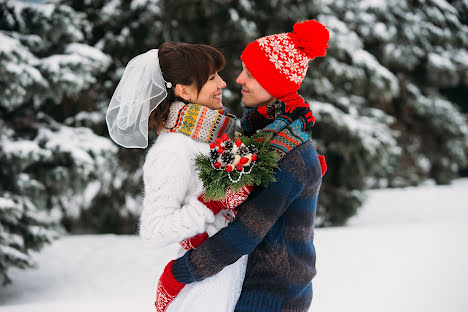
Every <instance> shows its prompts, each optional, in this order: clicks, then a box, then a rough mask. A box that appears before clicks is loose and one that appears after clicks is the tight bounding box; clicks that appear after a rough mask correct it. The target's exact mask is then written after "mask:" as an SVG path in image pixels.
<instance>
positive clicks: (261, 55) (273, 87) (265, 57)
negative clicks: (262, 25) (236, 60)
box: [241, 20, 330, 99]
mask: <svg viewBox="0 0 468 312" xmlns="http://www.w3.org/2000/svg"><path fill="white" fill-rule="evenodd" d="M329 37H330V35H329V32H328V30H327V29H326V27H325V26H324V25H322V24H321V23H319V22H317V21H316V20H309V21H305V22H302V23H297V24H295V25H294V27H293V32H292V33H282V34H276V35H270V36H266V37H262V38H259V39H257V40H255V41H254V42H251V43H249V44H248V45H247V47H246V48H245V49H244V51H243V52H242V55H241V60H242V61H243V62H244V64H245V66H246V67H247V69H248V70H249V71H250V73H251V74H252V75H253V77H254V78H255V79H256V80H257V81H258V82H259V83H260V85H261V86H262V87H263V88H264V89H265V90H267V91H268V92H269V93H270V94H271V95H272V96H274V97H275V98H277V99H280V98H282V97H284V96H287V95H289V94H291V93H294V92H296V91H297V90H298V89H299V87H300V86H301V83H302V80H303V79H304V77H305V75H306V72H307V68H308V63H309V61H310V60H312V59H314V58H315V57H317V56H325V54H326V50H327V48H328V40H329Z"/></svg>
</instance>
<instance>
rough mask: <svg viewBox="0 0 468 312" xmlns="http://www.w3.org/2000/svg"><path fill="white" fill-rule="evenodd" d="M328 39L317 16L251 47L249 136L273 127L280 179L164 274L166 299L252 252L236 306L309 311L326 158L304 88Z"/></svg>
mask: <svg viewBox="0 0 468 312" xmlns="http://www.w3.org/2000/svg"><path fill="white" fill-rule="evenodd" d="M328 39H329V33H328V30H327V29H326V28H325V26H323V25H322V24H320V23H319V22H317V21H315V20H311V21H305V22H302V23H298V24H296V25H294V31H293V33H283V34H277V35H271V36H267V37H263V38H260V39H257V40H255V41H254V42H252V43H250V44H249V45H247V47H246V48H245V50H244V51H243V53H242V55H241V60H242V67H243V70H242V72H241V73H240V75H239V77H238V78H237V80H236V82H237V83H238V84H240V85H241V86H242V103H243V104H244V105H245V107H246V111H245V114H244V117H243V120H242V127H243V128H244V134H247V135H249V134H253V133H256V132H257V131H264V132H269V133H272V138H271V140H270V144H271V147H272V149H273V150H274V151H275V152H277V154H278V157H279V159H280V161H279V163H278V164H279V168H278V170H277V171H276V172H275V178H276V182H274V183H271V184H270V185H269V186H268V187H266V188H257V189H255V190H254V191H253V192H252V193H251V195H250V196H249V198H248V199H247V201H246V202H244V203H243V204H241V205H240V206H239V207H238V208H237V211H238V213H237V216H236V218H235V220H234V221H233V222H232V223H230V224H229V225H228V226H227V227H226V228H224V229H222V230H220V231H219V232H218V233H217V234H215V235H214V236H212V237H211V238H209V239H207V240H206V241H205V242H204V243H203V244H202V245H201V246H199V247H198V248H197V249H193V250H189V251H187V252H186V253H185V255H184V256H182V257H181V258H179V259H176V260H175V261H171V262H170V263H169V264H168V265H167V266H166V268H165V270H164V273H163V275H162V276H161V278H160V285H161V287H162V288H163V289H164V290H165V292H166V297H164V298H159V299H158V300H163V301H164V299H167V300H168V301H167V302H170V300H172V299H173V298H174V297H175V296H176V295H177V293H178V292H179V291H180V290H181V289H182V288H183V287H184V286H185V285H186V284H189V283H192V282H195V281H200V280H203V279H205V278H207V277H210V276H212V275H214V274H216V273H218V272H220V271H221V270H222V269H223V268H224V267H225V266H227V265H229V264H232V263H234V262H235V261H237V260H238V259H239V258H240V257H242V256H243V255H245V254H248V255H249V257H248V265H247V270H246V274H245V279H244V284H243V287H242V293H241V295H240V298H239V300H238V302H237V305H236V310H235V311H239V312H240V311H256V312H261V311H265V312H267V311H268V312H275V311H308V309H309V307H310V304H311V301H312V282H311V281H312V278H313V277H314V276H315V274H316V270H315V257H316V256H315V248H314V243H313V239H314V218H315V212H316V207H317V200H318V193H319V189H320V185H321V182H322V175H323V174H324V173H325V171H326V164H325V161H324V158H323V156H318V155H317V153H316V151H315V148H314V143H313V141H312V139H311V133H312V131H311V128H312V126H313V124H314V116H313V115H312V111H311V110H310V109H309V104H307V103H305V102H304V100H303V98H302V97H300V96H299V95H298V94H297V90H298V89H299V87H300V85H301V82H302V79H303V78H304V76H305V74H306V71H307V66H308V61H309V60H311V59H314V58H315V57H317V56H325V54H326V48H327V47H328V45H327V42H328ZM211 295H213V296H215V295H216V294H211ZM166 305H167V303H166Z"/></svg>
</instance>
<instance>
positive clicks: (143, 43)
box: [57, 0, 468, 225]
mask: <svg viewBox="0 0 468 312" xmlns="http://www.w3.org/2000/svg"><path fill="white" fill-rule="evenodd" d="M57 1H59V0H57ZM60 2H62V3H66V4H69V5H70V6H72V7H73V8H74V9H75V10H77V11H80V12H84V13H85V14H86V16H87V17H86V19H87V20H89V21H90V22H91V25H92V30H91V36H90V37H89V38H88V42H89V43H90V44H91V45H95V46H96V47H98V48H99V49H101V50H102V51H104V52H105V53H107V54H109V55H111V56H112V58H113V60H114V62H113V65H112V66H111V67H109V70H108V72H107V73H105V74H104V76H103V79H101V81H103V82H104V81H105V83H103V86H102V91H100V92H99V94H100V96H101V101H100V102H99V101H98V102H99V104H97V107H99V109H98V111H100V114H101V115H100V116H101V120H100V125H101V126H100V127H102V125H103V123H102V120H103V119H102V118H103V116H104V112H105V108H106V107H107V103H108V99H109V98H110V95H111V94H112V92H113V90H114V89H115V86H116V85H117V82H118V79H119V78H120V74H121V72H122V70H123V67H124V66H125V64H126V63H127V62H128V60H129V59H130V58H131V57H133V56H135V55H137V54H139V53H142V52H144V51H147V50H149V49H152V48H157V47H158V46H159V45H160V44H161V43H162V42H164V41H186V42H193V43H206V44H210V45H213V46H215V47H217V48H220V49H221V50H222V51H223V53H224V54H225V56H226V59H227V66H226V68H225V70H224V71H223V72H222V73H221V75H222V76H223V78H224V79H225V80H226V82H227V84H228V88H227V89H228V90H226V91H225V92H224V97H223V98H224V102H225V105H227V106H228V107H230V108H231V109H232V110H233V111H234V112H235V113H237V114H238V115H239V114H240V112H241V111H240V106H239V100H240V92H239V87H238V86H237V85H236V84H235V78H236V77H237V74H238V73H239V72H240V69H241V63H240V60H239V55H240V53H241V51H242V50H243V48H244V47H245V45H246V44H247V43H248V42H250V41H252V40H254V39H256V38H258V37H261V36H264V35H268V34H272V33H279V32H285V31H291V29H292V26H293V24H294V23H295V22H297V21H298V20H304V19H312V18H316V19H318V20H319V21H321V22H323V23H324V24H325V25H327V27H328V28H329V29H330V31H331V40H330V49H329V51H328V55H327V57H325V58H319V59H316V60H314V61H313V62H311V63H310V67H309V72H308V75H307V76H306V79H305V80H304V82H303V85H302V87H301V90H300V93H301V94H302V95H303V96H304V97H305V98H306V99H307V100H308V101H309V102H310V104H311V107H312V111H313V112H314V114H315V116H316V117H317V123H316V125H315V127H314V129H313V137H314V139H315V141H316V144H317V147H318V152H319V154H324V155H325V156H326V158H327V161H328V164H329V169H328V173H327V174H326V175H325V177H324V180H323V185H322V192H321V196H320V199H319V210H318V215H319V218H320V221H319V223H321V224H323V225H330V224H335V225H336V224H343V223H345V222H346V220H347V219H348V218H349V217H350V216H352V215H353V214H354V213H355V212H356V211H357V208H358V207H359V206H360V205H361V204H362V202H363V200H364V196H363V194H364V192H363V191H364V190H365V189H366V188H368V187H385V186H403V185H416V184H418V183H420V182H421V181H423V180H424V179H426V178H434V179H435V180H436V181H437V182H438V183H448V182H450V180H451V179H453V178H455V177H456V176H457V175H458V172H459V171H460V170H462V168H467V163H466V161H467V153H468V147H467V144H468V143H467V142H468V140H467V138H468V131H467V121H466V116H464V115H463V114H462V113H461V111H460V110H462V111H465V112H466V104H465V102H463V99H464V98H466V96H465V95H466V92H467V90H468V88H467V85H466V84H467V78H466V72H467V70H466V66H467V61H466V58H467V57H466V50H467V49H466V48H467V40H466V38H467V33H468V32H467V26H466V23H467V21H466V16H467V14H466V12H467V5H466V3H465V2H464V1H458V0H454V1H450V2H447V1H444V0H439V1H401V2H398V3H392V4H391V5H390V4H388V3H385V2H384V1H373V2H369V1H358V0H354V1H330V0H323V1H318V0H317V1H310V2H309V1H297V0H295V1H294V0H277V1H267V0H260V1H250V0H213V1H190V0H183V1H170V0H159V1H158V0H148V1H135V0H134V1H123V0H122V1H121V0H114V1H84V2H83V1H73V0H62V1H60ZM463 105H465V106H463ZM84 119H86V118H83V119H82V120H84ZM95 120H99V119H98V118H96V119H95ZM94 130H95V131H96V132H97V133H99V134H100V135H106V134H105V129H103V130H101V131H100V130H98V128H97V127H96V128H94ZM152 135H153V138H154V134H152ZM135 155H136V156H137V157H135ZM143 155H144V152H141V153H139V152H136V151H125V150H122V151H119V158H120V166H119V168H118V169H117V170H118V171H119V172H120V173H119V176H120V177H121V178H122V179H123V180H124V181H125V183H123V185H125V187H124V189H120V192H117V191H114V192H111V193H109V194H112V195H109V194H108V195H103V196H104V197H103V199H105V201H106V202H107V203H112V205H113V210H119V211H126V208H125V207H122V203H125V204H127V202H126V200H125V199H123V198H122V197H121V196H122V195H121V194H122V193H127V194H138V192H139V188H138V184H139V183H141V179H140V177H139V174H140V171H139V170H140V169H141V164H142V158H143ZM134 198H136V202H135V203H138V202H139V200H140V199H141V197H140V196H136V197H134ZM127 201H128V199H127ZM119 202H120V204H119ZM135 203H134V204H132V205H131V207H132V208H131V209H130V210H131V211H132V212H131V213H130V212H129V214H128V215H135V216H137V215H138V212H139V208H135V207H138V205H137V204H135ZM98 206H100V205H98ZM123 206H125V205H123ZM127 210H128V209H127ZM116 222H117V221H116Z"/></svg>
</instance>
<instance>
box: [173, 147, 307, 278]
mask: <svg viewBox="0 0 468 312" xmlns="http://www.w3.org/2000/svg"><path fill="white" fill-rule="evenodd" d="M292 153H294V151H293V152H292ZM289 156H290V155H288V156H286V157H285V158H284V159H283V160H282V161H281V163H280V165H279V168H278V170H277V171H276V174H275V178H276V182H274V183H271V184H270V185H269V186H268V187H266V188H262V189H259V190H256V191H254V192H253V193H252V194H251V195H250V197H249V199H248V200H247V201H246V202H244V203H243V204H241V205H240V206H239V208H238V211H239V212H238V214H237V216H236V219H235V220H234V222H232V223H230V224H229V225H228V226H227V227H226V228H224V229H222V230H220V231H219V232H218V233H217V234H215V235H214V236H213V237H211V238H210V239H208V240H206V241H205V242H204V243H203V244H202V245H201V246H200V247H199V248H197V249H194V250H189V251H188V252H186V253H185V254H184V256H182V257H181V258H179V259H177V260H176V261H175V262H174V264H173V266H172V269H173V273H174V276H175V278H176V279H177V280H178V281H179V282H181V283H185V284H188V283H192V282H194V281H200V280H203V279H205V278H207V277H210V276H212V275H215V274H216V273H218V272H219V271H221V270H222V269H223V268H224V267H225V266H227V265H229V264H232V263H234V262H235V261H237V260H238V259H239V258H240V257H241V256H242V255H245V254H249V253H250V252H252V251H253V250H254V249H255V247H256V246H257V245H258V244H259V243H260V242H261V241H262V240H263V238H264V236H265V235H266V234H267V233H268V231H269V230H270V229H271V228H272V227H273V225H274V224H275V222H276V221H277V220H278V218H279V217H280V216H281V215H282V214H283V213H284V212H285V210H286V209H287V207H288V206H289V205H290V204H291V202H292V201H293V200H294V199H295V198H297V196H299V194H300V193H301V192H302V190H303V188H304V175H305V174H306V171H305V170H303V169H305V168H304V167H303V166H301V165H300V163H299V164H298V163H297V159H293V158H294V157H293V158H291V157H289ZM288 158H289V159H288ZM301 170H303V171H302V172H300V171H301Z"/></svg>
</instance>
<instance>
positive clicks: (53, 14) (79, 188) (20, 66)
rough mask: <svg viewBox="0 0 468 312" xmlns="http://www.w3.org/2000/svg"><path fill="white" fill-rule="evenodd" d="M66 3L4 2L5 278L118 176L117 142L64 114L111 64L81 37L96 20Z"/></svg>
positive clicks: (0, 266)
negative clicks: (71, 121) (68, 122)
mask: <svg viewBox="0 0 468 312" xmlns="http://www.w3.org/2000/svg"><path fill="white" fill-rule="evenodd" d="M83 17H84V15H82V14H78V13H77V12H75V11H74V10H72V9H71V8H70V7H68V6H64V5H55V4H27V3H24V2H19V1H3V2H1V3H0V42H1V44H0V93H1V94H2V98H1V99H0V129H1V132H0V276H1V279H2V280H3V282H4V283H8V282H9V281H10V279H9V277H8V274H7V271H8V269H9V268H11V267H20V268H24V267H29V266H32V265H34V261H33V260H32V258H31V251H33V250H39V249H40V248H41V247H42V246H43V245H44V244H46V243H49V242H51V240H52V239H53V238H54V237H56V236H57V231H61V227H59V226H58V225H59V223H60V222H62V224H65V225H66V224H67V222H68V221H67V220H73V219H75V218H77V217H78V216H79V215H80V212H81V211H82V210H85V209H88V208H89V207H90V204H91V202H92V200H93V199H94V198H95V197H96V196H97V194H99V193H100V192H102V190H105V189H106V188H108V187H109V184H110V183H111V182H112V180H111V178H112V177H111V175H110V174H109V171H110V169H109V168H111V167H112V166H113V165H115V164H116V150H117V149H116V147H115V146H114V145H112V144H111V142H109V140H107V139H106V138H103V137H99V136H97V135H96V134H94V133H93V132H92V131H91V130H90V129H87V128H79V127H76V128H75V127H69V126H67V125H65V124H64V121H65V120H66V119H67V118H70V117H71V116H74V115H75V114H77V112H79V111H83V110H86V108H87V107H86V103H83V102H81V101H80V96H82V94H83V93H84V92H86V91H87V90H88V89H90V88H91V87H92V86H93V84H95V83H96V78H95V77H96V75H98V74H99V73H100V72H102V71H103V70H105V68H106V67H107V66H108V65H109V63H110V59H109V57H108V56H106V55H105V54H103V53H102V52H100V51H99V50H98V49H96V48H93V47H91V46H89V45H86V44H84V41H85V33H84V32H83V30H85V29H87V28H89V27H90V25H89V23H88V22H86V20H84V18H83Z"/></svg>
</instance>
